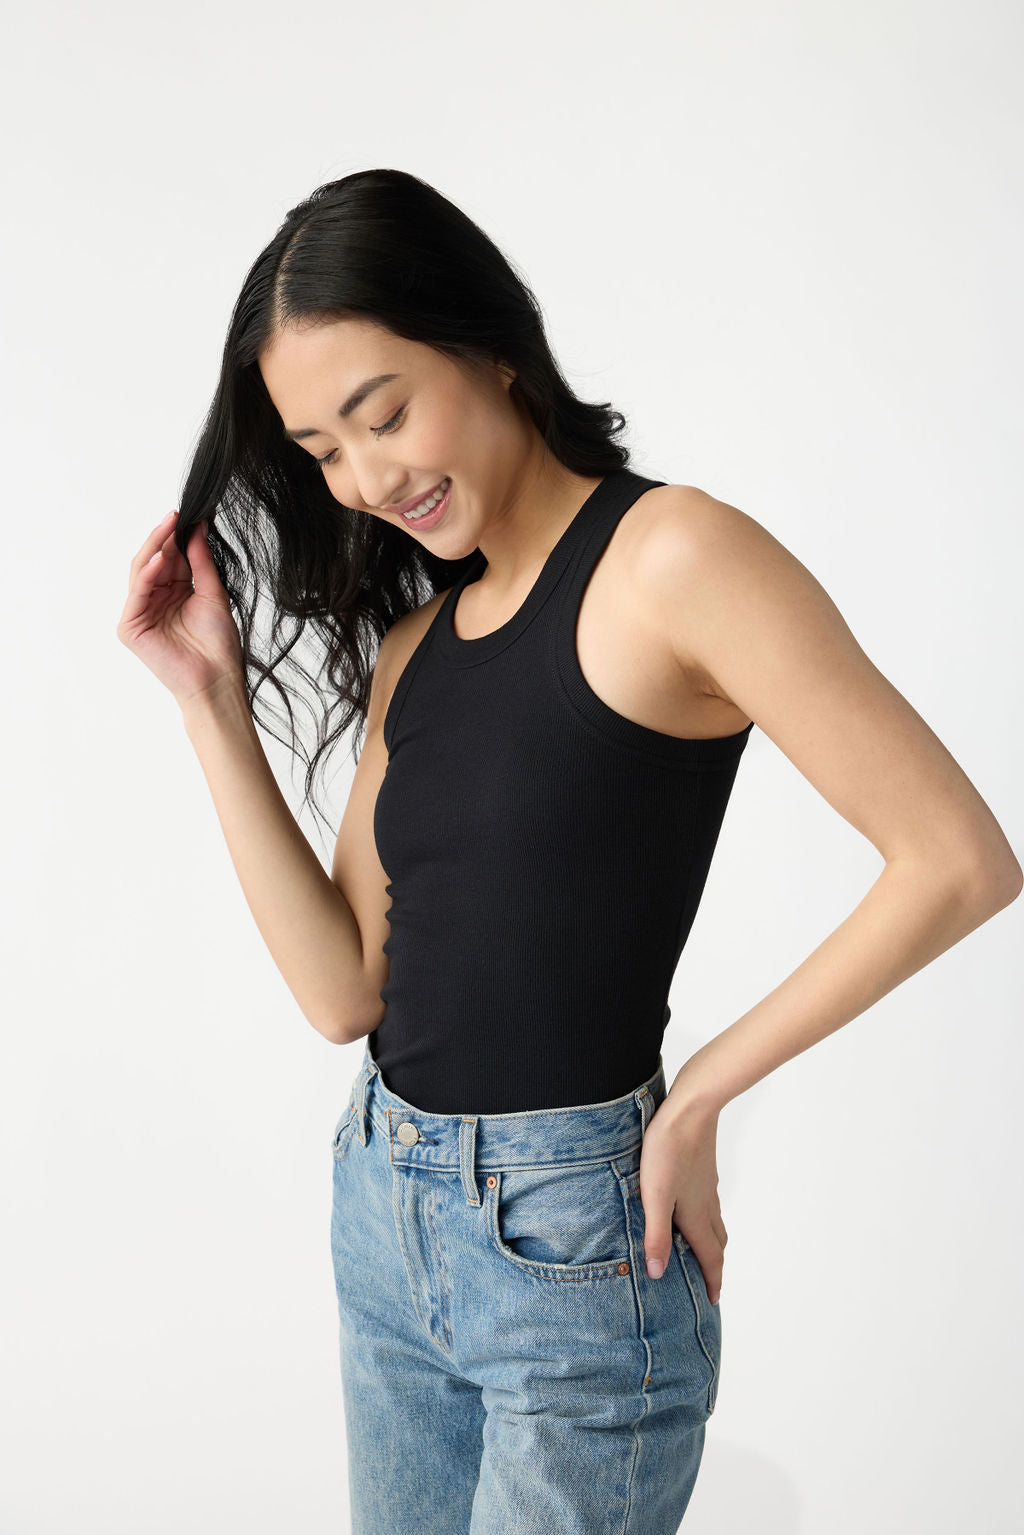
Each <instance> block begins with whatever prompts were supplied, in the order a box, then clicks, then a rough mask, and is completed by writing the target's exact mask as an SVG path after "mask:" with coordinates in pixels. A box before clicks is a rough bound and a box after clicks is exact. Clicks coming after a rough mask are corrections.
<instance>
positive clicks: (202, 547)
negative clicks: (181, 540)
mask: <svg viewBox="0 0 1024 1535" xmlns="http://www.w3.org/2000/svg"><path fill="white" fill-rule="evenodd" d="M208 527H209V521H208V519H207V518H205V517H204V518H203V520H202V522H197V523H196V525H195V527H194V528H193V529H192V532H191V533H190V534H189V536H188V540H187V542H186V544H185V551H186V557H187V559H188V562H189V565H190V566H191V567H192V584H193V586H194V587H195V589H196V591H197V593H198V594H199V595H200V596H202V597H213V596H216V595H217V593H218V592H220V591H221V590H222V587H221V583H220V576H219V575H218V574H217V567H216V565H215V564H214V563H213V555H212V554H211V553H210V545H209V543H208V542H207V538H206V532H207V528H208Z"/></svg>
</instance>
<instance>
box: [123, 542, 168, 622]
mask: <svg viewBox="0 0 1024 1535" xmlns="http://www.w3.org/2000/svg"><path fill="white" fill-rule="evenodd" d="M165 563H166V562H165V560H164V553H163V550H162V549H157V550H155V551H154V553H153V554H152V555H151V556H150V558H149V559H148V560H147V561H146V563H145V565H143V566H142V568H141V569H140V570H137V571H136V572H135V575H134V576H133V577H132V583H131V585H130V586H129V588H128V600H127V601H126V602H125V605H124V611H123V613H122V614H121V619H120V623H121V624H132V623H134V622H135V620H136V619H138V618H142V617H143V615H144V614H145V612H146V609H147V608H148V607H149V604H150V598H151V597H152V595H153V588H154V587H155V586H161V585H164V586H165V585H167V574H166V571H165V570H164V565H165Z"/></svg>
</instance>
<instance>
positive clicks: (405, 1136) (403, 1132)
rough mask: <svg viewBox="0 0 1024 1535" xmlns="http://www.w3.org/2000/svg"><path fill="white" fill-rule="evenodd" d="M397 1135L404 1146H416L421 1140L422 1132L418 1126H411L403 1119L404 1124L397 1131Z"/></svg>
mask: <svg viewBox="0 0 1024 1535" xmlns="http://www.w3.org/2000/svg"><path fill="white" fill-rule="evenodd" d="M395 1134H396V1135H397V1136H398V1139H399V1140H400V1141H401V1143H402V1145H403V1146H415V1144H416V1142H417V1141H418V1140H419V1138H420V1132H419V1131H418V1130H417V1128H416V1126H415V1125H414V1124H410V1122H409V1121H408V1120H407V1119H403V1121H402V1123H401V1124H400V1125H399V1127H398V1129H397V1130H396V1131H395Z"/></svg>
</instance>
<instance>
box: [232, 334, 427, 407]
mask: <svg viewBox="0 0 1024 1535" xmlns="http://www.w3.org/2000/svg"><path fill="white" fill-rule="evenodd" d="M429 351H430V349H429V348H428V347H424V346H421V345H420V344H419V343H417V342H415V341H406V340H405V339H404V337H402V336H396V335H395V334H394V332H393V331H389V330H387V329H386V328H385V327H384V326H382V325H378V324H377V323H376V322H374V321H371V320H365V319H347V320H336V321H334V322H333V323H332V324H330V325H306V326H300V327H295V326H289V327H288V329H286V330H284V331H281V332H278V334H277V335H275V337H274V339H273V341H272V343H271V344H270V346H268V347H267V348H266V349H265V350H264V351H263V352H261V354H260V358H259V369H260V372H261V373H262V375H263V381H264V383H265V384H266V386H267V391H268V393H269V395H270V397H271V399H272V400H273V402H274V404H275V405H276V406H277V408H278V410H280V411H281V412H282V414H283V413H284V410H285V409H288V410H289V411H293V412H294V411H298V412H299V414H301V412H302V406H303V404H304V403H305V402H307V401H308V402H309V404H310V406H313V405H316V404H319V403H321V402H322V400H323V395H324V390H325V389H326V390H328V391H329V392H330V393H331V395H333V394H335V393H338V391H339V390H345V389H354V388H355V386H356V385H357V384H358V383H360V382H361V380H362V379H364V378H367V377H369V376H370V375H371V374H375V373H404V372H406V371H407V370H409V369H410V368H412V367H414V366H416V365H417V364H419V365H420V366H422V354H423V353H428V354H429ZM341 398H342V396H341V395H340V394H339V395H338V402H340V400H341ZM338 402H336V403H338Z"/></svg>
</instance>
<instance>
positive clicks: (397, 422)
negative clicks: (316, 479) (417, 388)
mask: <svg viewBox="0 0 1024 1535" xmlns="http://www.w3.org/2000/svg"><path fill="white" fill-rule="evenodd" d="M404 417H405V406H404V405H403V406H402V408H401V410H396V411H395V414H394V415H393V416H392V417H391V420H390V421H385V423H384V425H383V426H371V428H370V431H371V432H372V433H373V435H374V436H375V437H383V436H384V433H385V432H396V431H397V430H398V428H399V427H400V426H401V424H402V421H403V419H404ZM335 452H336V449H333V448H332V449H331V451H330V453H327V454H325V455H324V457H323V458H317V459H314V460H313V462H314V463H315V464H316V465H317V466H318V467H319V468H320V469H326V468H327V466H328V464H329V463H330V462H331V459H332V458H333V457H334V455H335Z"/></svg>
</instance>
